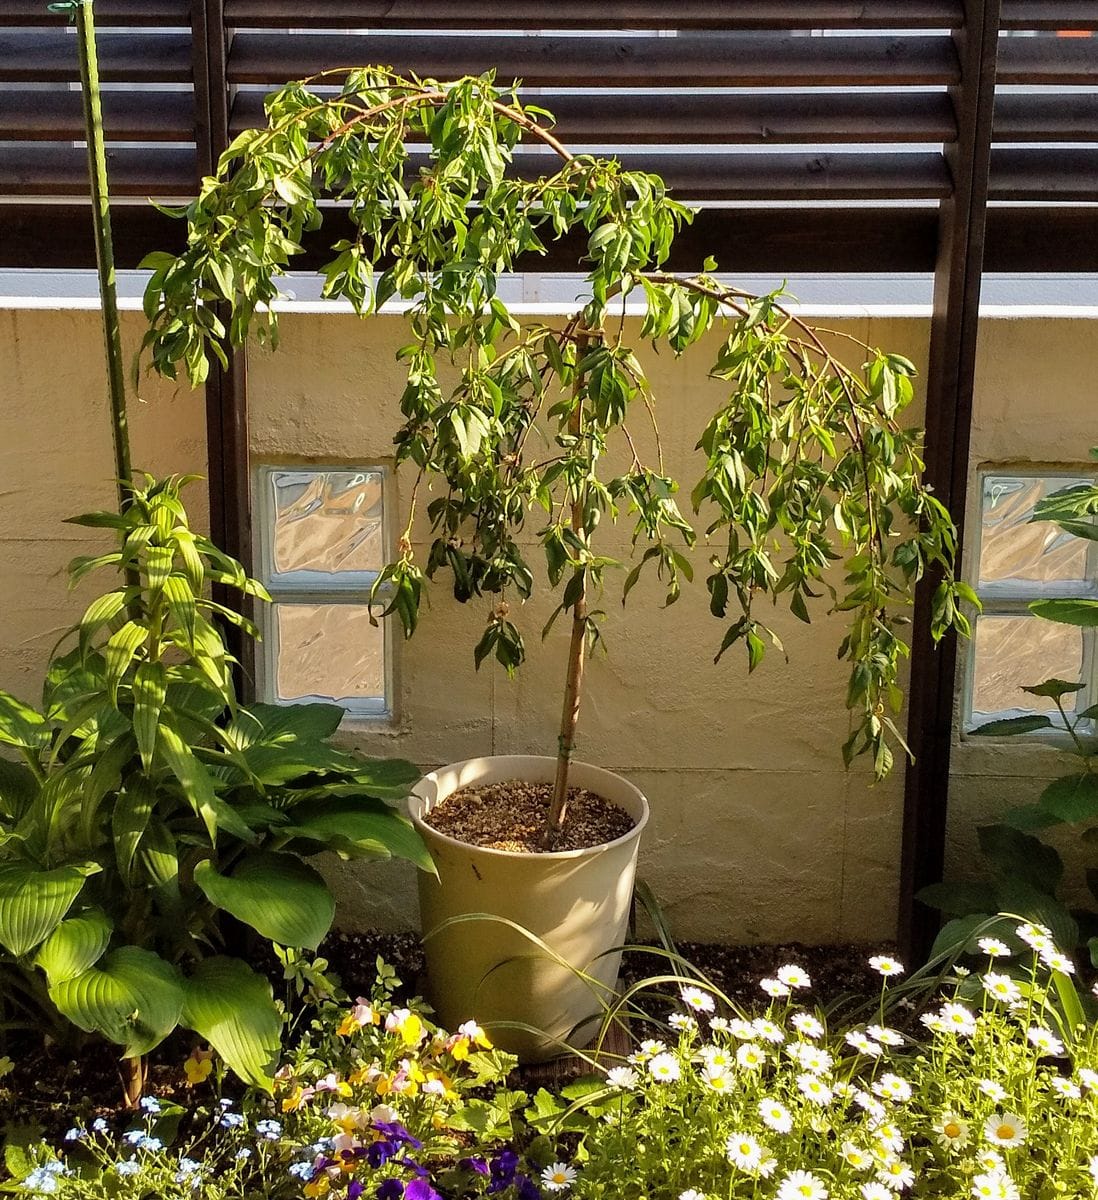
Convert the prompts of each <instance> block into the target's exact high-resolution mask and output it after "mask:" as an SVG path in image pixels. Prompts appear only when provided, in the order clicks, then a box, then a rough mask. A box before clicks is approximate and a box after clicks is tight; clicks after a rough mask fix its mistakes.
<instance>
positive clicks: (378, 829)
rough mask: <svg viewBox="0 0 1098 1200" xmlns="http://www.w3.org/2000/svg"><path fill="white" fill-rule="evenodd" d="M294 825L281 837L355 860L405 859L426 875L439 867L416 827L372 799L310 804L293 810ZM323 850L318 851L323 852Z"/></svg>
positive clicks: (285, 828)
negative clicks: (295, 839) (312, 844)
mask: <svg viewBox="0 0 1098 1200" xmlns="http://www.w3.org/2000/svg"><path fill="white" fill-rule="evenodd" d="M291 815H292V819H293V824H291V825H287V826H283V827H282V828H281V829H280V830H279V833H280V834H282V835H284V836H287V837H297V838H306V839H308V840H309V841H313V842H319V843H320V846H321V847H324V848H326V849H329V850H336V851H339V852H341V853H344V854H348V855H351V856H352V857H354V856H367V857H378V858H389V857H391V856H395V857H397V858H405V859H407V860H408V861H409V862H413V863H415V864H416V866H417V867H420V868H421V869H422V870H424V871H431V872H433V871H434V869H435V867H434V863H432V861H431V856H430V855H429V854H428V853H427V847H426V846H425V845H424V844H423V840H422V839H421V838H420V836H419V834H418V833H416V831H415V827H414V826H413V825H412V823H411V822H410V821H409V820H408V819H407V818H406V817H404V816H402V815H401V814H400V813H397V812H394V811H393V810H392V809H391V808H388V807H386V806H385V805H384V804H382V803H380V802H378V801H376V800H371V799H370V798H369V797H365V796H364V797H362V798H360V799H357V800H355V799H350V798H346V799H340V800H332V801H328V802H324V801H310V802H308V803H306V804H299V805H298V806H297V807H296V808H294V809H292V810H291ZM319 848H320V847H318V849H319Z"/></svg>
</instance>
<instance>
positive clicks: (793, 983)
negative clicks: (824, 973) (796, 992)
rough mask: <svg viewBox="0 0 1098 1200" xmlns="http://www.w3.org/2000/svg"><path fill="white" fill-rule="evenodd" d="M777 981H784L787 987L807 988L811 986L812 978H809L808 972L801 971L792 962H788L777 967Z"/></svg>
mask: <svg viewBox="0 0 1098 1200" xmlns="http://www.w3.org/2000/svg"><path fill="white" fill-rule="evenodd" d="M778 982H779V983H784V984H785V986H786V987H788V988H807V987H811V986H812V980H811V979H809V977H808V972H807V971H803V970H802V969H801V968H800V967H798V966H796V965H795V964H793V963H788V964H786V966H784V967H779V968H778Z"/></svg>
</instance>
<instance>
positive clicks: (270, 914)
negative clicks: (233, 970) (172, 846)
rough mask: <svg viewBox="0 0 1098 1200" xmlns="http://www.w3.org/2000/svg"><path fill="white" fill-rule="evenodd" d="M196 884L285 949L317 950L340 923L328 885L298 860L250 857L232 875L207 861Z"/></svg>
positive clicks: (199, 869) (198, 869)
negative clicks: (337, 923) (334, 921)
mask: <svg viewBox="0 0 1098 1200" xmlns="http://www.w3.org/2000/svg"><path fill="white" fill-rule="evenodd" d="M194 881H195V883H196V884H197V885H198V886H199V887H200V888H201V889H202V891H203V893H204V894H205V896H206V898H207V899H208V900H209V901H210V903H211V904H214V905H216V906H217V907H218V908H223V909H224V910H225V911H226V912H228V913H231V914H232V915H233V916H234V917H236V919H237V920H238V921H243V922H244V924H245V925H250V926H251V927H252V928H253V929H255V930H258V931H259V932H260V933H261V934H262V935H263V936H264V937H265V938H270V940H271V941H272V942H279V943H281V944H282V945H283V946H295V947H304V948H306V949H309V950H315V949H316V948H317V946H318V945H319V944H320V941H321V939H322V938H323V937H324V935H325V934H326V933H327V932H328V930H329V929H330V928H331V926H332V921H333V920H334V919H335V901H334V900H333V899H332V894H331V892H329V891H328V885H327V884H326V883H325V882H324V880H323V879H322V878H321V877H320V875H319V874H317V872H316V871H314V870H313V868H312V867H310V866H309V865H308V864H306V863H303V862H302V861H301V860H300V859H299V858H297V857H296V856H295V855H293V854H274V853H270V852H267V851H262V852H255V853H250V854H246V855H245V856H244V857H243V858H242V859H241V860H240V861H239V862H238V863H237V864H236V866H234V867H233V869H232V873H231V874H229V875H222V874H220V873H219V872H218V870H217V869H216V868H215V867H214V865H213V863H212V862H210V860H209V859H204V860H203V861H202V862H200V863H199V864H198V866H196V867H195V869H194Z"/></svg>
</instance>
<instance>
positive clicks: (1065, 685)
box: [1022, 679, 1086, 700]
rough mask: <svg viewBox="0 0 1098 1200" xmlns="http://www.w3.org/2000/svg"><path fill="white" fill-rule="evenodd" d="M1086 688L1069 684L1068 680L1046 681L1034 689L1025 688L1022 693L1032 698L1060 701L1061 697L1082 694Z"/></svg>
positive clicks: (1076, 684)
mask: <svg viewBox="0 0 1098 1200" xmlns="http://www.w3.org/2000/svg"><path fill="white" fill-rule="evenodd" d="M1085 686H1086V685H1085V684H1082V683H1069V682H1068V680H1066V679H1046V680H1045V681H1044V683H1038V684H1037V685H1036V686H1034V687H1023V688H1022V691H1023V692H1029V694H1030V695H1031V696H1047V697H1049V698H1050V699H1052V700H1059V699H1060V697H1061V696H1067V695H1070V694H1071V693H1072V692H1081V691H1082V690H1083V688H1084V687H1085Z"/></svg>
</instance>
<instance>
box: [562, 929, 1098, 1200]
mask: <svg viewBox="0 0 1098 1200" xmlns="http://www.w3.org/2000/svg"><path fill="white" fill-rule="evenodd" d="M1023 934H1025V935H1026V936H1025V937H1023V936H1022V935H1023ZM1019 937H1020V938H1021V941H1022V942H1023V943H1026V942H1027V939H1028V954H1027V958H1026V960H1024V961H1023V960H1021V959H1018V958H1016V957H1015V956H1014V955H1012V952H1011V950H1010V948H1009V947H1007V946H1005V945H1004V944H1002V943H994V942H992V943H989V945H988V946H986V947H983V948H982V953H983V957H984V968H985V969H984V970H983V971H982V972H977V971H974V972H973V973H972V974H971V975H970V976H969V977H967V978H963V979H961V980H959V981H958V985H957V990H956V991H955V993H954V994H950V995H948V996H945V997H943V996H941V995H939V996H938V997H937V999H936V1000H935V1002H934V1005H933V1007H932V1008H931V1009H930V1011H928V1012H926V1013H925V1014H922V1020H921V1022H916V1023H914V1024H912V1019H911V1016H910V1014H908V1015H906V1016H905V1017H904V1021H903V1024H904V1029H903V1031H901V1030H900V1029H896V1028H893V1027H892V1026H891V1025H889V1024H887V1023H886V1019H885V1014H886V1013H891V1012H896V1011H901V1010H900V1007H899V1006H897V1005H893V1004H891V1003H890V1002H889V997H888V989H889V988H890V987H893V986H894V984H895V981H896V980H897V979H899V978H901V977H902V976H903V974H904V968H903V965H902V964H901V963H899V962H898V961H896V960H895V959H892V958H889V957H887V956H883V955H882V956H875V957H874V958H873V959H872V960H871V964H870V965H871V966H872V967H873V969H874V970H876V971H877V973H878V974H879V975H880V977H881V979H882V984H883V987H884V990H885V1000H884V1002H883V1003H882V1005H881V1007H880V1010H879V1016H878V1020H877V1021H875V1022H873V1023H869V1024H865V1025H857V1026H850V1025H845V1026H844V1025H838V1026H836V1027H830V1026H829V1023H828V1021H827V1020H826V1019H825V1017H824V1015H823V1014H822V1012H820V1011H818V1010H814V1009H811V1008H809V1007H808V1006H807V1005H806V1004H804V1003H803V999H804V997H806V996H808V995H810V994H811V993H810V989H811V981H810V979H809V978H808V976H807V974H806V973H805V972H804V971H803V970H801V969H800V968H799V967H797V966H795V965H793V964H790V965H789V966H786V967H783V968H782V969H781V970H780V971H778V972H777V973H776V974H775V976H774V977H773V978H770V979H766V980H763V981H762V982H761V992H762V994H763V996H764V997H765V1000H764V1001H763V1002H762V1003H761V1004H760V1006H759V1009H758V1010H757V1011H755V1012H754V1013H747V1012H742V1011H736V1010H735V1009H733V1007H732V1006H731V1005H730V1004H729V1003H728V1002H727V1001H726V1000H724V998H723V997H720V996H719V995H718V994H717V993H716V991H715V989H714V990H710V989H706V988H704V987H702V986H700V985H697V984H694V983H691V984H689V985H684V986H683V988H682V994H681V1000H682V1004H681V1007H678V1008H676V1013H677V1014H678V1015H679V1017H680V1018H681V1017H683V1016H689V1017H690V1018H692V1019H691V1020H690V1021H689V1022H687V1021H684V1020H681V1019H679V1020H670V1019H669V1020H668V1022H667V1024H668V1027H669V1030H670V1036H668V1037H666V1038H665V1039H663V1040H647V1041H644V1042H642V1043H640V1044H639V1045H638V1046H637V1048H636V1049H635V1051H634V1052H633V1053H632V1054H631V1055H630V1057H629V1060H628V1062H627V1063H624V1064H622V1065H619V1066H615V1067H613V1068H611V1069H610V1070H608V1071H607V1072H606V1073H605V1076H604V1083H605V1086H604V1088H603V1089H601V1090H600V1091H598V1092H597V1093H594V1094H593V1096H592V1098H591V1101H590V1104H589V1112H590V1114H591V1116H592V1117H593V1118H594V1119H593V1120H592V1122H591V1125H590V1127H589V1130H588V1132H587V1133H586V1135H585V1137H584V1140H583V1142H582V1156H583V1158H584V1159H585V1164H584V1166H583V1169H582V1170H581V1171H580V1173H579V1175H578V1177H577V1179H576V1181H575V1182H574V1184H573V1185H572V1191H573V1194H574V1195H575V1196H577V1197H583V1198H587V1197H590V1198H591V1200H596V1198H598V1200H601V1198H602V1197H606V1198H607V1200H610V1197H613V1196H618V1195H622V1194H630V1195H632V1194H637V1195H652V1196H657V1195H658V1196H670V1197H678V1198H679V1200H724V1198H726V1197H727V1198H735V1197H745V1198H746V1197H752V1198H753V1200H894V1198H897V1197H920V1196H928V1197H929V1196H943V1195H948V1196H951V1197H955V1198H957V1200H961V1198H968V1197H972V1198H973V1200H983V1198H987V1200H1021V1198H1022V1197H1036V1196H1038V1195H1041V1196H1044V1195H1046V1194H1048V1195H1052V1194H1056V1195H1064V1196H1072V1197H1080V1198H1082V1197H1088V1198H1093V1197H1098V1140H1096V1133H1095V1131H1096V1130H1098V1034H1096V1032H1095V1030H1094V1029H1093V1028H1087V1027H1085V1026H1083V1027H1080V1028H1079V1029H1075V1030H1067V1031H1065V1030H1064V1029H1063V1028H1061V1027H1060V1025H1058V1024H1057V1020H1056V1011H1057V1010H1056V1007H1055V995H1054V993H1052V992H1051V991H1050V990H1049V989H1050V988H1051V985H1052V984H1053V983H1054V981H1055V976H1056V973H1057V972H1060V973H1061V974H1062V977H1066V975H1067V974H1068V972H1069V971H1070V969H1071V968H1070V964H1069V962H1068V960H1066V959H1065V958H1063V957H1062V956H1060V954H1059V952H1058V951H1057V950H1056V949H1055V947H1054V946H1053V945H1052V943H1051V938H1050V937H1049V935H1048V934H1047V931H1042V930H1040V929H1038V928H1037V927H1033V926H1025V927H1023V928H1022V929H1020V930H1019ZM1004 981H1005V982H1004ZM674 1015H675V1014H672V1016H674ZM892 1020H893V1022H894V1023H900V1022H899V1021H898V1020H897V1019H896V1018H895V1017H893V1018H892ZM1050 1189H1052V1190H1050Z"/></svg>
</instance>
